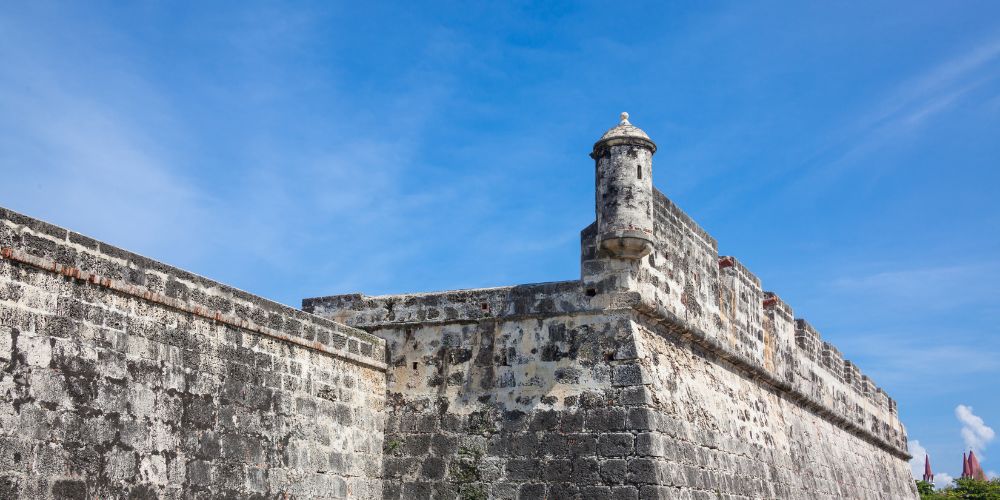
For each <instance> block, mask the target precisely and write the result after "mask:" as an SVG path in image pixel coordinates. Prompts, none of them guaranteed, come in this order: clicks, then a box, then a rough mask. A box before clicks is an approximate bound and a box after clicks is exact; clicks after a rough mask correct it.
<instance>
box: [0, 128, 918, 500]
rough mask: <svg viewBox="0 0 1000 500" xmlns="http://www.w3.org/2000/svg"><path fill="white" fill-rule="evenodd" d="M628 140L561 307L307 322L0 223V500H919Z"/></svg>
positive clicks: (465, 303) (844, 399)
mask: <svg viewBox="0 0 1000 500" xmlns="http://www.w3.org/2000/svg"><path fill="white" fill-rule="evenodd" d="M627 118H628V117H627V115H625V114H623V116H622V120H621V123H620V124H619V125H618V126H617V127H614V128H612V129H611V130H609V131H608V132H607V133H606V134H604V136H603V137H601V138H600V140H599V141H598V142H597V144H595V145H594V149H593V152H592V153H591V157H592V158H593V159H594V161H595V170H596V221H595V223H594V224H591V225H590V226H589V227H587V228H586V229H584V230H583V231H582V233H581V255H580V263H581V277H580V279H578V280H573V281H564V282H555V283H539V284H529V285H518V286H510V287H501V288H487V289H478V290H460V291H451V292H435V293H423V294H407V295H387V296H378V297H370V296H365V295H359V294H352V295H339V296H332V297H320V298H312V299H305V300H304V301H303V311H304V312H303V311H298V310H295V309H291V308H288V307H285V306H282V305H279V304H276V303H273V302H270V301H267V300H264V299H261V298H258V297H255V296H252V295H250V294H247V293H245V292H242V291H239V290H235V289H233V288H230V287H227V286H225V285H222V284H219V283H216V282H213V281H210V280H207V279H205V278H202V277H199V276H195V275H193V274H190V273H187V272H184V271H181V270H178V269H175V268H172V267H169V266H166V265H163V264H160V263H158V262H155V261H152V260H149V259H146V258H144V257H141V256H138V255H135V254H132V253H129V252H126V251H124V250H121V249H118V248H115V247H112V246H109V245H106V244H104V243H100V242H97V241H94V240H92V239H90V238H87V237H85V236H82V235H79V234H77V233H74V232H71V231H67V230H65V229H61V228H59V227H56V226H52V225H50V224H47V223H44V222H41V221H37V220H34V219H30V218H28V217H25V216H23V215H20V214H17V213H14V212H11V211H7V210H3V209H0V257H2V258H0V499H4V498H80V499H83V498H220V497H225V498H402V499H419V498H463V499H485V498H498V499H499V498H504V499H507V498H509V499H540V498H595V499H598V498H600V499H604V498H611V499H636V498H657V499H717V498H725V499H737V498H741V499H742V498H788V499H813V498H819V499H843V498H852V499H902V498H916V496H917V495H916V489H915V487H914V483H913V480H912V478H911V476H910V470H909V466H908V463H907V460H908V459H909V456H908V454H907V451H906V433H905V430H904V428H903V425H902V424H901V423H900V421H899V418H898V414H897V408H896V403H895V401H893V400H892V399H891V398H889V397H888V395H886V393H885V392H884V391H882V389H880V388H878V387H877V386H876V385H875V384H874V383H873V382H872V381H871V379H869V378H868V377H867V376H865V375H863V374H862V373H861V371H860V369H859V368H858V367H857V366H855V365H854V364H853V363H851V362H850V361H847V360H845V359H844V358H843V357H842V355H841V353H840V352H839V351H838V350H837V349H836V347H834V346H833V345H830V344H829V343H827V342H824V341H822V340H821V338H820V336H819V334H818V333H817V332H816V330H815V329H814V328H813V327H812V326H810V325H809V323H807V322H806V321H804V320H802V319H795V317H794V314H793V312H792V309H791V307H789V306H788V305H787V304H785V303H784V302H783V301H782V300H781V299H780V298H779V297H778V296H777V295H776V294H774V293H771V292H766V291H764V290H763V288H762V287H761V284H760V281H759V280H758V279H757V277H756V276H754V275H753V274H751V273H750V271H749V270H747V269H746V268H745V267H743V266H742V265H741V264H740V263H739V262H738V261H737V260H736V259H734V258H732V257H725V256H719V254H718V248H717V245H716V241H715V240H714V239H713V238H712V237H711V236H709V235H708V234H707V233H706V232H705V231H704V230H702V229H701V228H700V227H699V226H698V225H697V224H696V223H695V222H694V221H692V220H691V219H690V218H689V217H688V216H687V215H685V214H684V213H683V212H682V211H681V210H680V209H679V208H677V207H676V206H675V205H674V204H673V203H671V202H670V200H668V199H667V198H666V197H665V196H664V195H663V194H661V193H660V192H659V191H657V190H656V189H655V188H654V187H653V184H652V174H653V171H652V157H653V155H654V153H655V152H656V145H655V143H654V142H653V141H652V140H650V138H649V137H648V136H647V135H646V134H645V133H644V132H643V131H642V130H640V129H638V128H636V127H634V126H632V125H631V124H630V123H629V122H628V119H627Z"/></svg>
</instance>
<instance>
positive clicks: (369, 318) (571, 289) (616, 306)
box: [303, 281, 909, 460]
mask: <svg viewBox="0 0 1000 500" xmlns="http://www.w3.org/2000/svg"><path fill="white" fill-rule="evenodd" d="M560 295H562V298H561V300H560ZM613 295H614V297H604V298H603V299H604V300H602V301H600V302H601V303H602V304H603V306H602V305H598V304H592V303H591V302H590V301H591V297H588V296H587V295H586V293H585V290H584V288H583V283H582V282H581V281H564V282H553V283H539V284H531V285H520V286H509V287H496V288H480V289H469V290H454V291H446V292H430V293H426V294H400V295H380V296H368V295H363V294H346V295H334V296H328V297H317V298H311V299H305V300H304V301H303V308H304V309H305V310H307V311H313V312H314V313H315V314H330V315H332V316H334V317H336V318H337V320H338V321H343V322H346V323H347V324H351V325H354V326H358V327H359V328H369V329H377V328H380V327H384V326H387V325H394V326H396V327H400V326H402V327H406V326H408V325H415V326H416V325H422V324H442V323H452V322H470V321H482V320H489V319H517V318H522V317H538V316H551V315H575V314H595V313H605V314H608V313H616V314H627V313H630V312H631V313H633V314H637V316H636V318H637V319H640V320H642V321H648V322H651V324H653V325H656V326H659V327H664V328H667V329H668V330H669V331H670V332H671V333H672V334H675V335H679V336H680V337H682V338H685V339H687V340H689V341H691V342H693V343H695V344H697V345H699V346H700V347H702V348H704V349H706V350H708V351H709V352H712V353H713V354H714V355H715V356H717V357H718V358H719V359H720V360H722V361H724V362H726V363H728V364H730V365H732V366H734V367H736V368H738V369H739V370H740V371H742V372H744V373H747V374H748V376H750V377H751V378H753V379H755V380H760V381H761V382H762V383H764V384H767V385H768V386H770V387H772V388H774V390H776V391H777V392H779V393H782V394H784V395H785V397H787V398H788V399H789V400H791V401H794V402H795V403H797V404H800V405H801V406H803V407H804V408H806V409H808V410H810V411H812V412H813V413H815V414H817V415H818V416H820V417H821V418H824V419H826V420H828V421H830V422H832V423H834V424H835V425H837V426H838V427H841V428H843V429H844V430H845V431H847V432H850V433H851V434H852V435H855V436H858V437H859V438H861V439H863V440H865V441H866V442H869V443H872V444H873V445H875V446H877V447H879V448H880V449H883V450H886V451H888V452H890V453H892V454H893V455H894V456H897V457H900V458H904V459H907V460H908V459H909V455H908V453H907V452H906V451H905V450H904V449H901V448H899V447H898V446H896V445H894V444H893V443H891V442H888V441H886V440H885V439H883V438H882V437H881V436H878V435H877V434H875V433H873V432H872V431H870V430H869V429H866V428H864V427H862V426H859V425H857V424H855V423H854V422H851V421H850V420H848V419H847V418H845V417H844V416H843V415H841V414H839V413H838V412H837V411H836V410H834V409H833V408H829V407H827V405H825V404H824V403H823V402H822V401H819V400H817V399H816V398H814V397H812V395H810V394H806V393H805V392H803V391H801V390H799V389H797V388H796V387H794V386H793V385H792V384H790V383H788V382H787V381H784V380H782V379H780V378H779V377H778V376H776V375H775V374H773V373H771V372H769V371H768V370H767V369H766V368H764V366H762V365H760V364H759V363H755V362H754V360H751V359H745V358H744V357H742V356H740V355H739V353H734V352H733V351H732V350H731V349H729V348H728V346H726V345H725V344H723V343H721V342H719V341H718V340H717V339H716V338H714V337H712V336H711V335H708V334H707V333H706V332H703V331H701V330H698V329H697V328H691V327H690V325H688V324H687V323H686V322H684V321H683V320H681V319H680V318H678V317H677V316H676V315H675V314H673V313H672V312H670V311H669V310H667V309H666V308H663V307H662V306H660V307H657V306H651V305H649V304H646V303H644V302H643V300H642V297H641V296H640V294H638V293H633V292H627V293H620V294H613ZM775 297H776V296H775ZM525 299H527V300H525ZM609 299H610V300H609ZM546 300H548V301H549V302H548V303H545V301H546ZM774 307H775V308H776V309H778V310H784V309H786V308H787V306H783V303H781V305H779V303H778V302H777V301H775V304H774ZM643 318H645V319H643ZM799 354H800V355H803V356H804V354H802V353H799Z"/></svg>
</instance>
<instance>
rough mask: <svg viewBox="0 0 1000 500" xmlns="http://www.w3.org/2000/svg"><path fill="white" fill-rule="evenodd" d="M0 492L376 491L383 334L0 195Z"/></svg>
mask: <svg viewBox="0 0 1000 500" xmlns="http://www.w3.org/2000/svg"><path fill="white" fill-rule="evenodd" d="M0 247H2V258H0V498H4V499H6V498H79V499H83V498H102V499H103V498H126V497H128V498H182V497H183V498H219V497H228V498H276V497H280V498H285V497H288V498H333V497H336V498H344V497H351V498H378V497H381V496H382V485H381V481H380V480H379V474H380V469H381V462H382V435H383V433H382V431H383V425H384V403H385V378H384V358H383V353H384V342H383V341H382V340H381V339H379V338H377V337H374V336H372V335H369V334H367V333H365V332H362V331H359V330H356V329H353V328H349V327H346V326H343V325H339V324H336V323H334V322H332V321H329V320H325V319H322V318H318V317H315V316H311V315H308V314H305V313H303V312H301V311H297V310H294V309H292V308H289V307H285V306H282V305H279V304H276V303H273V302H270V301H267V300H263V299H260V298H258V297H254V296H252V295H250V294H247V293H245V292H242V291H239V290H235V289H232V288H229V287H226V286H223V285H220V284H218V283H215V282H212V281H210V280H207V279H204V278H201V277H199V276H195V275H192V274H190V273H186V272H183V271H180V270H177V269H174V268H171V267H168V266H165V265H163V264H160V263H158V262H154V261H151V260H149V259H146V258H143V257H141V256H138V255H135V254H132V253H128V252H125V251H123V250H120V249H118V248H115V247H112V246H109V245H106V244H104V243H99V242H97V241H94V240H92V239H90V238H87V237H85V236H82V235H79V234H77V233H73V232H69V231H66V230H65V229H62V228H58V227H55V226H52V225H49V224H46V223H43V222H40V221H36V220H33V219H30V218H27V217H24V216H21V215H19V214H16V213H14V212H10V211H7V210H3V209H0Z"/></svg>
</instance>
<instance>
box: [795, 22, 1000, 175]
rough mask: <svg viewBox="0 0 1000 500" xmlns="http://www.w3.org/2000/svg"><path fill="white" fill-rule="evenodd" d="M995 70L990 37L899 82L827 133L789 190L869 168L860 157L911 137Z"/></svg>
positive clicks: (996, 45) (997, 47)
mask: <svg viewBox="0 0 1000 500" xmlns="http://www.w3.org/2000/svg"><path fill="white" fill-rule="evenodd" d="M998 74H1000V39H989V40H985V41H982V42H980V43H979V44H978V45H976V46H975V47H974V48H973V49H972V50H963V51H961V52H960V53H958V54H957V55H955V56H954V57H952V58H951V59H948V60H945V61H943V62H941V63H939V64H937V65H935V66H933V67H931V68H929V69H928V70H926V71H924V72H923V73H920V74H917V75H915V76H913V77H910V78H908V79H905V80H903V81H901V82H899V84H898V85H896V86H894V87H892V88H890V89H888V90H887V91H886V92H885V94H884V96H885V97H883V98H882V99H880V100H878V101H876V102H873V103H872V104H871V109H870V110H869V111H868V112H866V113H863V114H862V115H861V116H859V117H858V118H857V119H855V120H853V121H852V122H850V124H849V125H847V126H845V127H843V128H842V129H841V130H839V131H838V132H836V133H833V134H831V135H830V138H829V139H828V140H827V141H826V142H825V143H824V144H823V145H822V146H821V147H819V148H818V150H817V151H816V153H815V156H814V157H813V158H811V159H809V160H808V162H809V163H811V166H809V167H808V168H805V169H802V171H803V176H802V178H801V179H799V180H798V181H797V182H795V183H792V185H791V188H792V189H796V190H802V189H805V190H806V191H807V192H808V190H809V189H814V188H816V187H817V186H820V185H822V184H823V183H825V182H828V181H830V180H831V179H834V178H836V177H838V176H840V175H842V174H844V173H846V172H848V171H851V170H852V169H855V168H858V167H859V166H870V164H869V163H868V162H865V161H862V160H864V158H865V157H867V156H869V155H870V154H871V153H872V152H873V151H875V150H877V149H879V148H881V147H883V146H884V145H886V144H888V143H892V142H896V141H900V140H902V139H904V138H906V137H909V136H911V135H912V134H913V133H914V132H915V131H917V130H918V129H919V128H920V127H922V126H924V125H926V124H928V123H929V122H931V121H932V119H933V118H935V117H936V116H937V115H940V114H941V113H945V112H947V111H949V110H951V109H952V108H954V107H955V106H957V105H958V104H959V103H961V102H962V100H963V99H965V98H966V97H968V96H969V95H970V94H972V93H973V91H974V90H976V89H978V88H980V87H981V86H982V85H983V84H984V83H986V82H989V81H991V80H992V79H994V78H996V76H997V75H998ZM986 100H987V101H988V98H986Z"/></svg>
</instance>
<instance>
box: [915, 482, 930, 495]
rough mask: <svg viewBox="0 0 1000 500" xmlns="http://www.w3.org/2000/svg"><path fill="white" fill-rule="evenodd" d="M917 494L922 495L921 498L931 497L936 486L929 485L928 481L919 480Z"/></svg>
mask: <svg viewBox="0 0 1000 500" xmlns="http://www.w3.org/2000/svg"><path fill="white" fill-rule="evenodd" d="M917 493H920V496H921V497H923V496H924V495H930V494H931V493H934V484H933V483H928V482H927V481H922V480H918V481H917Z"/></svg>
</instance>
